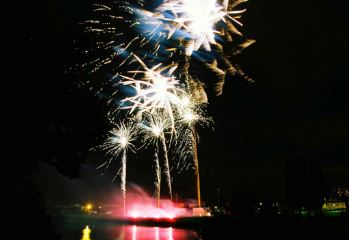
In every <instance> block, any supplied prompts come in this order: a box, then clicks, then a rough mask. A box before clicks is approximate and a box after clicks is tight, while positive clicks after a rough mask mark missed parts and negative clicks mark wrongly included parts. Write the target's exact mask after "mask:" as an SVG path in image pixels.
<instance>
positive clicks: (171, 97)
mask: <svg viewBox="0 0 349 240" xmlns="http://www.w3.org/2000/svg"><path fill="white" fill-rule="evenodd" d="M134 57H135V58H136V59H137V61H138V62H139V64H140V65H141V67H142V68H143V70H134V71H128V72H129V73H131V74H134V75H136V76H137V75H138V74H141V75H142V77H141V78H139V79H138V78H135V77H128V76H124V75H121V77H122V78H123V79H124V80H123V81H122V84H123V85H126V86H132V87H133V88H134V89H135V90H136V95H135V96H133V97H129V98H126V99H124V100H122V102H123V103H129V104H130V106H126V107H121V108H123V109H129V110H130V113H132V112H134V111H135V110H136V109H138V110H140V111H141V112H147V111H149V112H151V113H154V111H155V110H156V109H164V111H165V112H166V114H167V115H168V117H169V118H170V119H171V124H172V128H173V129H174V115H173V105H177V104H178V96H177V95H178V94H179V93H180V92H183V90H181V89H180V88H179V80H177V79H176V78H175V77H174V76H173V73H174V71H175V70H176V68H177V65H169V66H165V67H161V64H157V65H155V66H153V67H152V68H148V67H147V66H146V64H145V63H144V62H143V61H142V60H141V59H140V58H139V57H137V56H136V55H134Z"/></svg>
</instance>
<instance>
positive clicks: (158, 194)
mask: <svg viewBox="0 0 349 240" xmlns="http://www.w3.org/2000/svg"><path fill="white" fill-rule="evenodd" d="M155 197H156V202H157V207H158V208H160V197H161V168H160V161H159V143H158V142H157V143H156V152H155Z"/></svg>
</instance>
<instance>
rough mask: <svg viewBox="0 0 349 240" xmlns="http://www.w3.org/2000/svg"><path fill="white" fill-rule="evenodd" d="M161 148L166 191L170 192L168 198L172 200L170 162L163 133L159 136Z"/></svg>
mask: <svg viewBox="0 0 349 240" xmlns="http://www.w3.org/2000/svg"><path fill="white" fill-rule="evenodd" d="M160 139H161V144H162V149H163V151H164V173H165V176H166V181H167V186H168V191H169V194H170V199H171V201H172V183H171V171H170V162H169V159H168V152H167V146H166V139H165V135H164V133H162V134H161V136H160Z"/></svg>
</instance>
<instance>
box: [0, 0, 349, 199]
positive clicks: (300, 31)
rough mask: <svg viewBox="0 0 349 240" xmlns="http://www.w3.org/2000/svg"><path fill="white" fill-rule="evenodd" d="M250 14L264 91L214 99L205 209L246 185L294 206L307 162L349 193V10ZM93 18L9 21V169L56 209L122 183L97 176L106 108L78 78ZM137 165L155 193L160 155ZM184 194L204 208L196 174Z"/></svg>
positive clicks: (16, 12)
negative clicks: (297, 171)
mask: <svg viewBox="0 0 349 240" xmlns="http://www.w3.org/2000/svg"><path fill="white" fill-rule="evenodd" d="M96 2H97V1H96ZM6 5H11V6H6ZM245 5H246V7H247V9H248V11H247V12H246V13H245V14H244V15H243V19H242V22H243V23H244V25H245V27H244V28H243V33H244V34H245V35H246V36H247V37H248V38H253V39H255V40H256V41H257V42H256V43H255V44H254V45H252V46H251V47H249V48H248V49H247V50H245V51H244V53H243V54H242V55H240V56H237V60H236V61H237V62H238V63H239V64H240V66H241V68H242V69H243V70H244V71H245V73H246V74H247V75H249V76H250V77H251V78H253V79H254V81H255V82H254V83H248V82H246V81H244V80H242V79H227V81H226V84H225V87H224V93H223V95H221V96H219V97H213V96H212V97H210V99H209V102H210V105H209V107H208V114H209V115H212V117H213V119H214V122H215V124H214V130H211V129H209V128H206V129H199V135H200V137H201V138H200V140H201V142H200V145H199V157H200V167H201V179H202V192H203V198H204V199H205V200H207V201H215V199H216V189H217V188H220V192H221V194H222V198H224V199H228V198H229V197H230V195H231V194H232V193H233V191H234V189H235V188H236V185H238V184H239V183H241V182H245V184H247V186H248V188H249V189H250V191H253V192H255V193H256V194H257V195H259V196H265V195H266V196H269V197H271V198H273V199H276V200H279V199H281V200H282V199H284V190H283V189H284V172H285V163H286V162H287V161H289V160H290V159H292V157H294V156H295V155H297V154H300V153H306V154H310V155H312V156H315V157H316V158H317V159H318V160H319V162H320V164H321V168H322V171H323V174H324V178H325V183H326V185H327V186H328V187H331V186H348V185H349V177H348V176H349V153H348V151H347V149H348V146H349V126H348V123H349V97H348V94H347V91H348V89H349V61H348V53H349V51H348V43H349V37H348V22H349V21H348V20H349V19H348V18H349V14H348V12H349V3H348V2H347V1H345V0H338V1H330V0H308V1H298V2H294V1H278V0H251V1H250V2H249V3H247V4H245ZM90 8H91V1H87V0H85V1H83V0H76V1H68V0H61V1H59V0H51V1H49V0H46V1H44V0H42V1H30V2H29V1H27V2H25V1H23V2H21V1H16V2H15V3H11V4H9V3H8V4H5V7H4V8H3V9H4V10H3V11H4V12H3V14H2V17H1V18H2V22H3V24H4V25H5V26H4V28H3V29H2V32H3V34H4V35H5V38H6V39H8V40H9V41H8V42H6V43H5V44H4V45H3V48H5V54H6V55H5V57H4V58H3V61H6V63H5V69H6V70H5V74H2V77H3V78H4V79H5V82H6V83H9V86H10V88H8V91H7V90H6V89H5V92H6V95H5V105H6V109H8V110H9V114H8V116H10V119H11V120H10V121H9V122H10V123H9V125H8V126H9V129H11V131H10V134H9V138H8V139H9V142H10V146H11V147H12V148H11V152H12V155H10V156H12V157H9V158H10V160H9V162H11V163H13V166H12V165H11V166H12V169H14V171H15V172H16V173H17V175H16V176H23V175H25V174H28V173H29V174H34V175H35V179H36V180H38V179H39V180H38V181H39V182H40V184H39V185H40V187H41V189H42V194H43V195H45V196H47V198H48V200H49V201H51V202H52V201H53V199H56V200H57V199H59V198H58V197H57V196H61V201H66V202H69V201H78V199H77V198H76V195H79V196H83V197H85V198H91V199H92V198H93V195H96V194H95V193H96V192H98V193H107V192H111V191H113V190H112V189H115V188H116V187H117V186H118V183H117V182H116V183H112V182H111V179H112V177H113V176H112V175H113V173H112V172H109V173H107V174H106V175H104V176H101V174H100V172H98V171H96V170H95V167H96V166H97V165H98V163H99V162H100V161H102V159H101V155H100V154H96V153H92V154H91V153H88V149H89V148H91V147H93V146H94V145H95V144H96V143H98V141H99V140H100V138H101V136H102V135H103V134H104V133H105V132H106V131H107V130H108V126H107V123H106V119H105V114H106V108H105V106H104V103H103V102H102V101H100V100H99V99H97V98H95V97H94V96H92V95H89V93H88V92H87V91H85V90H84V89H79V88H78V87H77V83H76V82H77V81H79V80H80V79H78V78H75V77H76V76H74V74H71V73H67V69H68V68H69V66H71V65H72V64H74V62H75V61H76V60H77V59H76V56H75V54H74V44H73V41H74V39H75V38H76V37H77V36H78V33H77V32H78V31H80V30H79V28H78V27H77V25H78V23H79V22H81V21H83V20H85V19H87V18H88V17H89V14H90ZM3 91H4V90H3ZM132 158H133V161H130V165H129V167H128V169H129V170H130V171H129V175H128V177H129V181H130V182H132V183H135V184H140V185H141V186H143V187H144V188H145V189H147V190H148V191H149V192H151V189H152V188H151V184H152V174H151V173H152V172H151V171H152V168H151V166H150V164H149V163H151V162H152V159H151V155H149V156H148V155H144V156H136V155H134V156H132ZM47 164H48V165H47ZM80 176H82V178H79V177H80ZM70 179H75V180H70ZM55 186H59V187H56V188H55V189H56V191H52V190H51V191H49V189H52V188H53V187H55ZM86 186H89V187H86ZM173 187H174V192H177V193H178V194H179V195H180V196H181V197H191V198H194V197H195V194H194V192H195V187H194V177H193V171H189V172H186V173H182V174H175V178H174V182H173ZM62 196H64V197H62Z"/></svg>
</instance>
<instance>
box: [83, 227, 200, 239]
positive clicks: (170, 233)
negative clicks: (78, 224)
mask: <svg viewBox="0 0 349 240" xmlns="http://www.w3.org/2000/svg"><path fill="white" fill-rule="evenodd" d="M91 235H92V237H93V239H94V240H100V239H103V240H104V239H113V240H194V239H197V237H196V234H195V232H193V231H190V230H184V229H176V228H172V227H168V228H160V227H141V226H136V225H133V226H113V227H112V226H107V227H101V226H96V227H95V228H93V227H91V229H90V228H89V226H86V227H85V228H84V229H83V230H82V237H81V240H92V239H91Z"/></svg>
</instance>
